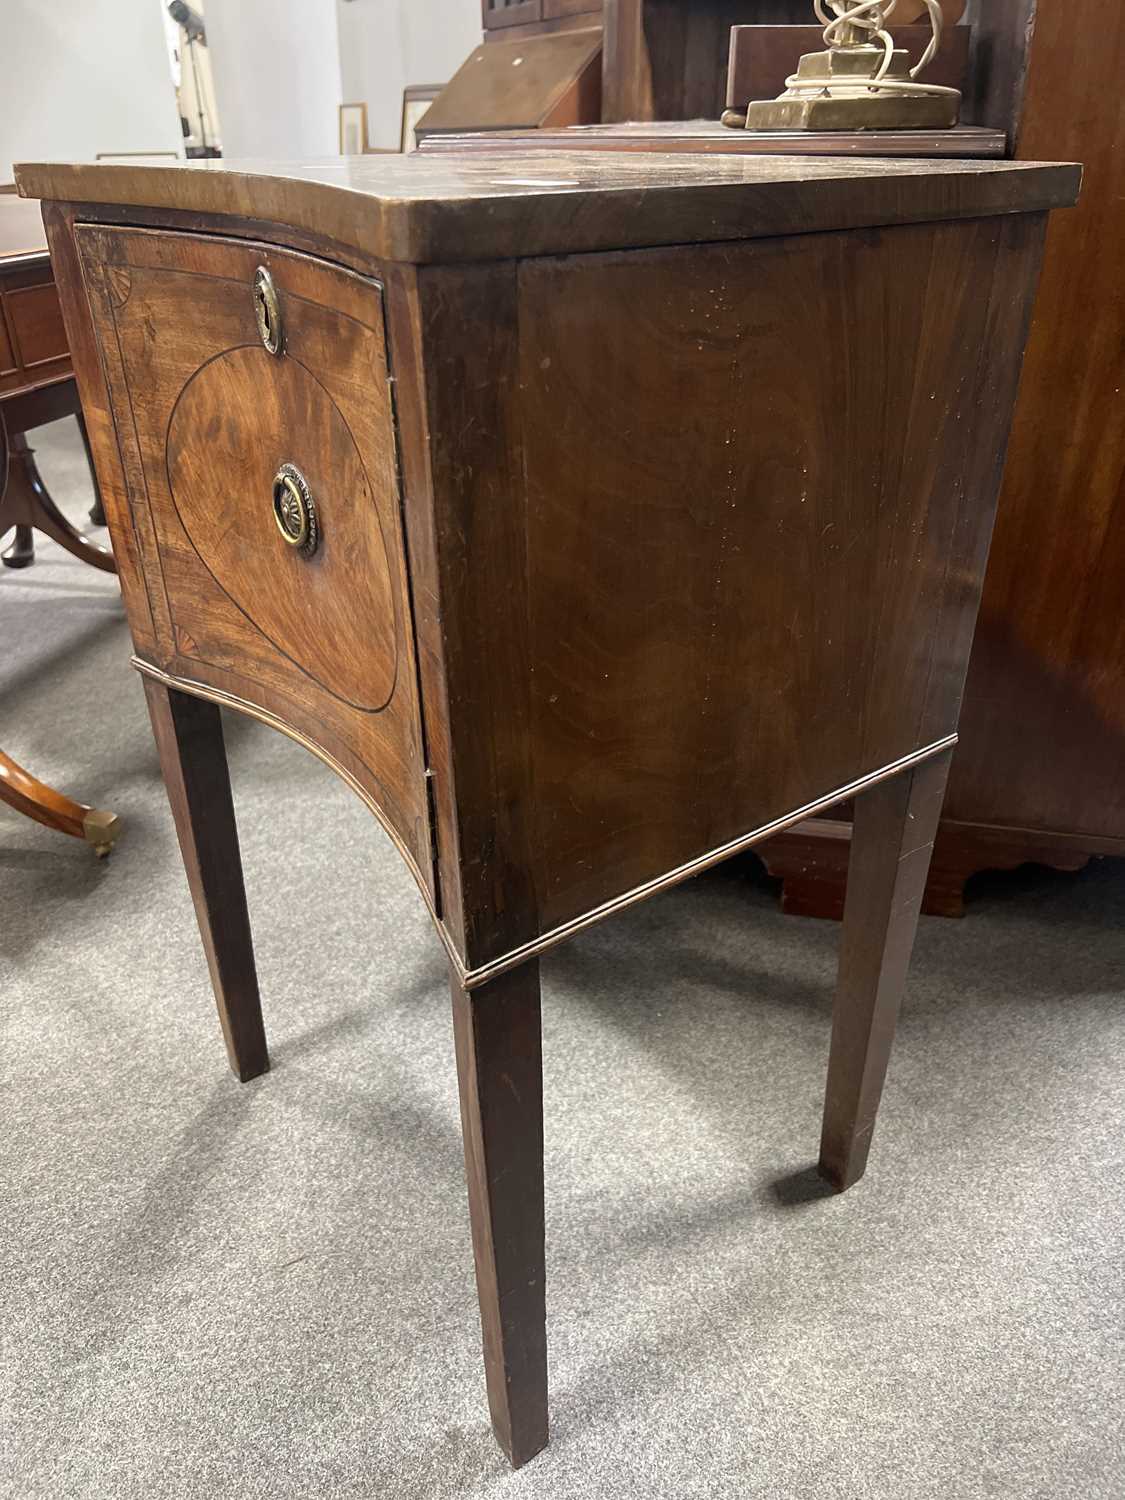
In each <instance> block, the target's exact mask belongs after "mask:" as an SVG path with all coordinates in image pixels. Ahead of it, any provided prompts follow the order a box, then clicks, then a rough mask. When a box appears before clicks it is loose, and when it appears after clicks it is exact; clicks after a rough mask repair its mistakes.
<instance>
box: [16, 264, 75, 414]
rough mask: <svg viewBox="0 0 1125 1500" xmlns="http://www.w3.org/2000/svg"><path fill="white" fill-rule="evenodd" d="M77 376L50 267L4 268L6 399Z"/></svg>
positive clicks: (46, 265)
mask: <svg viewBox="0 0 1125 1500" xmlns="http://www.w3.org/2000/svg"><path fill="white" fill-rule="evenodd" d="M70 373H71V366H70V350H69V349H68V347H67V342H66V328H65V326H64V324H63V318H62V309H61V308H60V307H59V294H58V292H57V291H56V290H55V283H54V278H53V277H52V275H51V267H50V263H49V262H48V261H47V260H46V258H44V261H43V264H42V265H33V266H25V267H21V268H18V269H14V270H3V269H2V268H0V396H10V395H14V394H15V393H16V392H17V391H24V390H31V389H33V388H34V387H35V386H39V385H48V384H50V383H51V382H52V381H55V380H62V379H64V378H65V377H66V376H68V375H69V374H70Z"/></svg>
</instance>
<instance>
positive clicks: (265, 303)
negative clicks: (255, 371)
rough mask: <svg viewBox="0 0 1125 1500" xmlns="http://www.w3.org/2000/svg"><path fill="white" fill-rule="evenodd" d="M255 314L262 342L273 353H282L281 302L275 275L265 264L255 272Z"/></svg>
mask: <svg viewBox="0 0 1125 1500" xmlns="http://www.w3.org/2000/svg"><path fill="white" fill-rule="evenodd" d="M254 316H255V317H256V318H257V320H258V332H259V334H260V335H261V339H262V343H263V344H264V345H265V346H266V348H267V349H268V350H269V352H270V353H271V354H280V353H281V303H280V302H279V301H278V296H277V288H276V287H275V286H274V284H273V277H272V276H271V275H270V273H269V272H268V271H267V270H266V268H265V266H259V267H258V269H257V270H256V271H255V272H254Z"/></svg>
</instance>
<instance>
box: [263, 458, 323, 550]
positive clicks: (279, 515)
mask: <svg viewBox="0 0 1125 1500" xmlns="http://www.w3.org/2000/svg"><path fill="white" fill-rule="evenodd" d="M273 518H274V520H275V521H276V522H277V529H278V531H280V532H281V535H282V537H283V539H284V540H285V541H286V542H287V543H288V545H289V546H290V547H295V548H296V549H297V551H298V552H301V553H303V554H304V556H305V557H311V556H312V555H313V553H314V552H315V551H316V549H317V546H318V544H319V542H320V527H319V526H318V524H317V518H316V502H315V501H314V500H313V497H312V491H311V490H310V489H309V482H308V480H307V479H306V478H305V476H304V475H303V474H302V473H301V471H300V469H298V467H297V465H296V464H282V466H281V468H280V469H278V471H277V473H276V474H275V475H274V476H273Z"/></svg>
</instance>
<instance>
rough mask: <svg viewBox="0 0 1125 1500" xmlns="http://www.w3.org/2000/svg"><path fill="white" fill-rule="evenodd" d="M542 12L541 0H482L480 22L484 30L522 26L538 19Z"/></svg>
mask: <svg viewBox="0 0 1125 1500" xmlns="http://www.w3.org/2000/svg"><path fill="white" fill-rule="evenodd" d="M542 13H543V0H482V4H481V24H482V25H483V26H484V27H485V29H486V30H494V29H495V28H497V27H507V26H523V25H526V24H527V23H528V22H529V21H538V20H539V19H540V17H541V16H542Z"/></svg>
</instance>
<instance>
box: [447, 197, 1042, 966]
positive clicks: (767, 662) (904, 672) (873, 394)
mask: <svg viewBox="0 0 1125 1500" xmlns="http://www.w3.org/2000/svg"><path fill="white" fill-rule="evenodd" d="M1042 230H1043V225H1042V221H1041V219H1040V218H1039V217H1037V216H1026V217H1021V218H1020V219H1018V220H1013V219H1000V220H989V221H982V222H978V223H974V224H966V225H949V226H942V227H939V228H908V229H901V230H898V231H895V232H893V233H890V232H878V231H872V232H867V233H862V234H854V235H826V236H802V237H799V238H793V239H786V240H776V241H771V242H753V243H749V244H742V245H730V246H712V247H707V248H698V249H693V250H686V249H685V250H654V251H649V252H645V253H642V254H635V255H628V256H627V255H622V256H616V255H606V256H590V257H582V258H580V259H566V258H562V259H549V258H548V259H543V260H537V261H528V262H524V263H522V264H521V265H520V267H519V270H518V274H516V273H515V272H512V271H505V270H503V269H502V268H498V269H497V270H496V272H495V273H494V274H492V275H491V281H490V285H489V289H488V292H487V305H488V306H489V307H490V309H491V318H490V321H489V325H488V335H487V338H484V337H482V332H481V324H480V322H479V320H478V319H477V317H476V316H475V304H474V303H472V302H471V301H469V300H468V297H469V294H470V288H471V286H472V284H473V281H474V278H476V284H477V286H478V287H481V286H483V283H482V282H481V280H480V278H479V276H478V274H477V273H470V272H468V271H464V272H461V271H456V270H454V269H449V270H439V269H433V270H427V271H426V272H425V273H424V274H423V276H422V279H421V283H420V289H421V302H422V309H423V319H422V344H421V354H420V357H421V358H422V360H423V363H424V364H425V366H426V368H427V371H428V390H429V402H430V405H429V425H430V430H431V432H433V433H434V434H435V435H436V436H435V447H434V452H433V461H434V465H435V467H434V472H433V476H432V479H433V490H434V506H435V525H436V533H437V543H436V545H437V554H438V558H439V559H440V561H439V567H440V569H441V570H442V573H443V589H442V594H441V597H442V606H443V622H444V623H443V636H444V641H445V651H446V661H447V664H448V670H449V680H450V683H451V685H452V686H451V688H450V695H449V699H448V713H449V719H450V730H449V734H450V739H451V743H452V746H453V751H452V757H453V760H452V766H451V775H452V779H453V803H454V807H455V809H456V811H455V815H454V816H455V819H456V821H457V824H458V829H459V837H460V848H461V855H460V875H461V891H460V893H459V895H460V899H461V900H462V902H463V903H464V922H465V949H464V954H465V958H466V961H467V963H468V964H469V966H470V967H476V966H477V965H480V964H484V963H487V962H488V961H490V960H493V959H495V958H496V957H497V956H498V955H499V954H500V953H502V952H503V951H504V948H505V946H507V947H513V946H516V945H518V944H519V943H520V942H522V941H525V940H526V936H527V932H528V929H529V928H534V929H537V930H538V931H539V932H541V933H546V932H549V931H551V930H552V929H554V928H556V927H557V926H559V925H561V924H564V923H566V922H568V921H570V920H571V919H573V918H575V917H576V916H577V915H578V914H580V913H581V912H583V911H585V910H588V909H590V908H594V907H597V906H599V905H600V904H601V903H603V902H605V901H607V900H610V899H612V898H614V897H616V896H619V895H621V894H622V893H625V892H628V891H629V890H631V889H632V888H633V887H636V886H639V885H641V884H643V883H644V882H646V881H647V880H649V879H651V878H652V877H653V876H655V875H657V874H659V873H660V872H662V871H668V870H671V869H674V868H675V867H677V866H679V865H681V864H683V863H684V862H686V861H689V860H691V859H693V858H694V857H696V856H698V855H700V854H701V853H703V852H704V851H707V850H709V849H712V848H715V847H717V846H720V845H723V844H725V843H726V842H727V841H728V840H730V839H732V838H734V837H735V836H736V835H739V834H744V833H747V832H749V831H751V830H753V829H755V828H757V827H759V826H761V825H764V824H766V823H768V822H769V821H770V820H771V819H772V818H774V817H776V816H778V815H779V814H781V813H782V812H784V811H786V810H788V809H792V808H795V807H799V806H801V805H802V804H804V803H806V802H808V801H810V800H811V799H812V798H813V797H815V796H816V795H817V794H818V793H824V792H827V791H829V790H831V789H832V788H833V787H840V786H843V785H844V784H845V783H846V782H848V781H849V780H850V779H852V778H853V777H855V776H856V775H859V774H863V773H865V772H868V771H872V770H874V769H876V768H878V767H880V766H883V765H886V764H888V763H889V762H892V761H895V760H897V759H899V758H900V757H902V756H905V755H907V754H909V753H910V752H912V751H915V750H917V749H918V748H919V747H924V746H926V745H928V744H931V743H935V742H937V741H938V740H940V739H941V738H942V737H943V736H945V735H947V734H949V733H950V732H951V731H952V730H953V729H954V728H955V727H956V716H957V707H958V703H959V698H960V693H961V687H962V682H963V674H964V669H965V662H966V658H967V655H968V649H969V641H970V638H971V632H972V622H973V618H974V614H975V610H976V605H977V600H978V596H979V594H978V591H979V587H980V581H981V577H982V574H983V568H984V561H985V555H986V549H987V543H988V537H989V531H990V527H991V520H992V513H993V505H994V501H995V494H996V487H997V484H998V480H999V469H1000V463H1001V460H1002V454H1003V445H1004V440H1005V436H1006V428H1007V421H1008V418H1009V414H1010V409H1011V401H1012V397H1013V394H1014V386H1015V381H1016V378H1017V375H1018V359H1019V350H1020V348H1021V346H1022V338H1023V334H1024V330H1025V325H1026V318H1027V315H1028V308H1029V301H1030V290H1031V286H1032V280H1033V274H1034V268H1035V265H1036V262H1037V257H1038V254H1039V247H1040V244H1041V238H1042ZM466 309H469V310H471V311H473V312H474V316H472V317H471V318H468V319H466V318H465V317H464V313H465V311H466ZM844 351H846V356H845V354H844ZM469 360H475V361H476V365H475V367H476V368H477V369H480V370H485V371H487V378H486V379H483V380H481V381H479V382H475V381H470V380H467V379H466V369H467V362H468V361H469ZM594 372H596V376H595V374H594ZM517 406H518V415H517V410H516V408H517ZM446 434H448V435H449V436H450V438H451V437H452V435H454V434H460V435H461V436H459V437H458V439H457V442H456V446H455V447H454V448H451V449H449V450H448V451H447V450H446V449H445V447H444V444H445V442H446V437H445V435H446ZM465 434H470V435H473V434H480V438H479V442H480V444H481V445H484V444H485V443H486V442H487V446H488V448H489V452H490V455H491V456H490V459H489V462H488V463H487V464H483V463H482V462H480V461H479V459H478V458H474V457H473V447H472V445H473V443H475V442H476V441H477V440H476V439H475V438H473V437H470V439H469V441H470V448H469V449H466V448H465V446H464V444H465V441H466V439H465V437H464V435H465ZM485 434H487V435H488V437H487V440H486V438H485V436H484V435H485ZM482 453H483V446H482ZM466 474H471V475H472V486H471V488H469V489H466V487H465V476H466ZM501 579H504V580H506V582H505V584H504V585H503V586H502V587H501V586H499V581H500V580H501ZM445 580H448V582H445ZM872 601H878V603H877V605H875V606H874V607H872ZM489 642H492V643H493V646H492V650H491V651H489V650H488V649H487V643H489ZM482 731H483V732H482ZM435 794H436V796H437V797H438V799H439V801H440V800H441V798H442V797H443V796H444V795H446V794H447V789H446V787H445V786H444V785H443V784H442V782H441V780H440V779H439V780H437V781H436V782H435ZM498 809H500V810H502V817H501V819H500V820H498V819H497V810H498ZM482 820H487V821H482ZM529 872H530V878H529ZM445 894H446V903H447V911H448V906H449V902H450V900H451V899H453V897H454V895H456V894H457V893H455V892H452V891H448V890H447V891H446V892H445Z"/></svg>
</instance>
